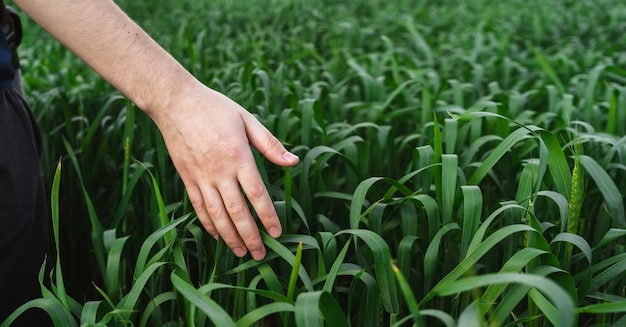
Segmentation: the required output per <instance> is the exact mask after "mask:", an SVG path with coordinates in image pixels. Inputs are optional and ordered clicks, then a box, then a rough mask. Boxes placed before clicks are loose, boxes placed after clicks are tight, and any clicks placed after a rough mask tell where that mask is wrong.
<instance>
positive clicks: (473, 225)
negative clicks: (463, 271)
mask: <svg viewBox="0 0 626 327" xmlns="http://www.w3.org/2000/svg"><path fill="white" fill-rule="evenodd" d="M461 190H462V192H463V228H462V229H461V230H462V233H463V235H462V236H461V258H465V256H466V255H467V250H468V249H469V244H470V241H471V240H472V238H473V237H474V234H476V231H477V230H478V226H479V224H480V217H481V215H482V209H483V196H482V193H481V191H480V188H479V187H478V186H475V185H466V186H461Z"/></svg>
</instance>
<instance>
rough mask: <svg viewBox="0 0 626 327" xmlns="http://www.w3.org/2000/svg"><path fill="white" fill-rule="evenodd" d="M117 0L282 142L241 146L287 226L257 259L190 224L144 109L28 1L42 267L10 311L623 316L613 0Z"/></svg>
mask: <svg viewBox="0 0 626 327" xmlns="http://www.w3.org/2000/svg"><path fill="white" fill-rule="evenodd" d="M116 2H117V3H118V4H119V5H120V6H121V7H122V8H123V9H125V10H126V11H127V12H128V14H129V15H130V16H131V17H132V18H133V19H134V20H136V21H137V22H138V23H139V24H140V25H141V26H143V27H144V28H145V29H146V31H147V32H148V33H149V34H150V35H152V36H153V37H154V38H155V39H156V40H157V41H158V42H159V43H160V44H161V45H162V46H163V47H164V48H165V49H167V50H168V51H169V52H170V53H172V55H173V56H174V57H175V58H177V59H178V60H179V61H180V62H181V63H182V64H183V65H184V66H185V67H186V68H187V69H189V70H190V71H191V72H192V73H193V74H194V75H195V76H197V77H198V78H199V79H200V80H201V81H202V82H203V83H205V84H206V85H208V86H210V87H212V88H214V89H216V90H218V91H220V92H222V93H224V94H226V95H228V96H229V97H231V98H232V99H234V100H235V101H237V102H238V103H240V104H241V105H243V106H244V107H245V108H247V109H248V110H249V111H250V112H252V113H254V114H255V115H256V116H257V117H258V119H259V120H260V121H261V122H262V123H263V124H264V125H265V126H266V127H267V128H269V129H270V130H271V131H272V132H273V133H274V134H275V135H276V136H277V137H278V138H279V139H280V140H281V141H282V142H283V143H284V144H285V145H286V146H287V147H288V148H289V149H290V150H291V151H293V152H294V153H296V154H298V155H299V156H300V164H299V165H298V166H297V167H294V168H290V169H283V168H279V167H275V166H272V165H271V164H269V163H268V162H267V161H265V160H264V159H263V158H262V157H261V156H260V155H259V154H258V153H255V155H256V158H257V163H258V166H259V169H260V171H261V173H262V176H263V178H264V180H265V181H266V183H267V187H268V190H269V191H270V193H271V195H272V198H273V200H274V201H275V205H276V208H277V211H278V213H279V216H280V219H281V222H282V224H283V229H284V235H283V236H282V237H281V238H279V239H278V240H272V239H271V238H269V237H264V240H265V243H266V246H267V248H268V256H267V258H266V259H264V260H263V261H261V262H256V261H254V260H253V259H251V258H249V257H247V258H243V259H238V258H236V257H235V256H234V255H232V254H231V253H230V252H229V250H228V249H227V248H226V247H225V246H224V244H223V243H221V242H217V241H215V240H213V239H212V238H211V237H209V235H208V234H207V233H206V232H205V231H204V230H202V228H201V225H200V224H199V223H198V222H197V221H196V220H195V216H194V214H193V212H192V208H191V206H190V204H189V202H188V200H187V198H186V194H185V190H184V187H183V184H182V182H181V181H180V178H179V177H178V175H177V173H176V171H175V170H174V168H173V166H172V164H171V161H170V159H169V157H168V155H167V150H166V148H165V146H164V144H163V141H162V139H161V136H160V134H159V132H158V130H157V129H156V127H155V125H154V124H153V123H152V122H151V121H150V120H149V118H148V117H147V116H145V115H144V114H143V113H142V112H141V111H139V110H138V109H137V108H136V107H135V106H134V105H133V104H132V103H130V102H129V101H128V100H126V99H125V98H124V97H123V96H121V95H120V94H119V92H117V91H116V90H114V89H113V88H112V87H111V86H109V85H108V84H107V83H106V82H104V81H103V80H102V79H101V78H100V77H98V76H97V75H96V74H95V73H94V72H92V71H91V70H90V69H89V68H88V67H87V66H86V65H84V64H83V63H82V62H80V61H79V60H78V59H77V58H76V57H75V56H74V55H73V54H71V53H70V52H69V51H67V50H66V49H64V48H63V47H62V46H61V45H59V44H58V43H56V42H55V41H54V40H53V39H52V38H50V37H49V36H48V35H47V34H46V33H45V32H44V31H42V30H41V29H39V28H38V27H37V26H36V25H35V24H34V23H33V22H32V21H30V20H28V19H25V22H24V23H25V38H24V42H23V45H22V47H21V57H22V66H23V70H24V79H25V88H26V91H27V94H28V101H29V103H30V104H31V106H32V108H33V110H34V112H35V115H36V117H37V119H38V121H39V123H40V125H41V127H42V130H43V132H44V146H45V153H44V159H43V163H42V167H43V173H44V177H45V181H46V183H47V185H48V189H50V190H51V192H50V199H51V203H52V204H53V207H56V206H57V205H58V209H59V211H58V214H57V213H56V212H54V211H53V217H52V221H53V224H52V225H53V226H54V227H55V228H54V230H55V232H54V233H52V232H51V238H52V240H53V241H54V242H52V243H51V246H52V247H54V248H56V249H58V253H56V255H57V258H58V264H57V265H56V268H55V274H54V275H53V276H52V277H49V276H43V277H42V278H44V279H49V278H51V281H52V285H53V286H52V287H51V288H50V290H49V292H46V293H45V294H44V296H43V298H42V299H40V300H39V301H35V302H33V303H30V304H29V305H27V306H25V307H23V310H26V309H27V308H29V307H31V306H40V307H44V309H46V310H47V311H48V312H49V313H50V315H51V316H52V317H53V319H54V321H55V322H56V323H58V324H59V325H63V326H66V325H77V326H104V325H111V326H116V325H120V326H124V325H125V326H163V325H167V326H210V325H217V326H231V325H232V326H234V325H236V326H249V325H261V326H280V325H284V326H319V325H328V326H348V325H349V326H412V325H416V326H479V325H490V326H513V325H515V326H517V325H524V326H552V325H557V326H621V325H622V324H626V252H625V251H624V246H625V245H626V218H625V213H624V194H626V137H625V135H626V34H625V33H624V31H626V4H624V3H623V2H621V1H609V0H600V1H565V0H542V1H539V0H531V1H517V0H511V1H489V0H475V1H451V0H450V1H419V0H416V1H404V0H397V1H380V0H362V1H333V0H309V1H300V0H258V1H232V0H231V1H227V0H214V1H208V0H177V1H127V0H119V1H116ZM153 78H167V76H153ZM55 181H56V183H55ZM55 252H56V251H55ZM51 260H54V258H51ZM23 310H22V311H23ZM19 313H20V312H16V315H18V314H19Z"/></svg>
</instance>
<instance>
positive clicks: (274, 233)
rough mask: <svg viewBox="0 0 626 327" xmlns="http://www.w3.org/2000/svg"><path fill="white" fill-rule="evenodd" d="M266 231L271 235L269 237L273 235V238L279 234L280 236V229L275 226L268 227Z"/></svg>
mask: <svg viewBox="0 0 626 327" xmlns="http://www.w3.org/2000/svg"><path fill="white" fill-rule="evenodd" d="M267 232H268V233H269V234H270V236H271V237H273V238H277V237H279V236H280V234H281V231H280V229H278V228H276V227H272V228H270V229H269V230H268V231H267Z"/></svg>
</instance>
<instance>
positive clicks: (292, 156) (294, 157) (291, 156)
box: [283, 152, 298, 161]
mask: <svg viewBox="0 0 626 327" xmlns="http://www.w3.org/2000/svg"><path fill="white" fill-rule="evenodd" d="M283 158H285V159H287V160H289V161H294V160H298V156H297V155H295V154H293V153H291V152H285V153H284V154H283Z"/></svg>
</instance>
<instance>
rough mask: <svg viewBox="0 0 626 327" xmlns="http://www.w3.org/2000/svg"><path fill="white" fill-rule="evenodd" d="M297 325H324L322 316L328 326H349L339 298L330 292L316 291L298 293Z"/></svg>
mask: <svg viewBox="0 0 626 327" xmlns="http://www.w3.org/2000/svg"><path fill="white" fill-rule="evenodd" d="M294 313H295V318H296V326H298V327H307V326H322V320H321V317H322V316H323V317H324V318H325V321H326V324H327V325H328V326H331V327H332V326H334V327H343V326H349V323H348V320H347V319H346V316H345V315H344V313H343V311H342V310H341V307H340V306H339V303H338V302H337V300H336V299H335V298H334V297H333V296H332V295H330V294H329V293H326V292H323V291H315V292H308V293H302V294H300V295H298V298H297V299H296V304H295V311H294Z"/></svg>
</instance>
